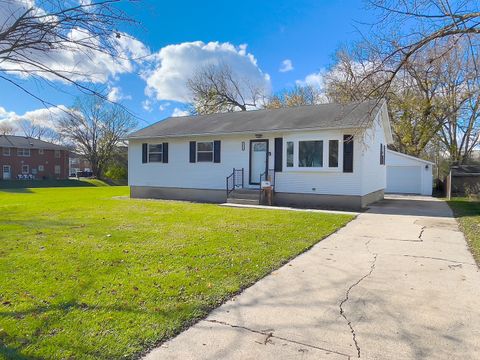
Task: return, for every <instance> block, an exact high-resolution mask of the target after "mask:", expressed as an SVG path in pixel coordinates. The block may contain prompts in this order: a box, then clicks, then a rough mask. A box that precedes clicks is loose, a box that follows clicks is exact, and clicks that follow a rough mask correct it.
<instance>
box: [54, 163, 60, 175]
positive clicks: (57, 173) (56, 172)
mask: <svg viewBox="0 0 480 360" xmlns="http://www.w3.org/2000/svg"><path fill="white" fill-rule="evenodd" d="M55 175H60V165H55Z"/></svg>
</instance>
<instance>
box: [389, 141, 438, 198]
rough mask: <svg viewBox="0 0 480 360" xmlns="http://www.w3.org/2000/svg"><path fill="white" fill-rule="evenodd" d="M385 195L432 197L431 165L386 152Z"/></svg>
mask: <svg viewBox="0 0 480 360" xmlns="http://www.w3.org/2000/svg"><path fill="white" fill-rule="evenodd" d="M386 165H387V189H386V191H385V192H387V193H396V194H420V195H429V196H430V195H432V187H433V177H432V166H433V163H432V162H430V161H427V160H422V159H419V158H416V157H413V156H410V155H405V154H402V153H399V152H396V151H393V150H387V156H386Z"/></svg>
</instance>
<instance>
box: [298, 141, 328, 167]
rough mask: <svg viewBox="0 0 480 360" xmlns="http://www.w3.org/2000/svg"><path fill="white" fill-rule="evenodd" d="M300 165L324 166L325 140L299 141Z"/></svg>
mask: <svg viewBox="0 0 480 360" xmlns="http://www.w3.org/2000/svg"><path fill="white" fill-rule="evenodd" d="M298 166H299V167H322V166H323V141H322V140H315V141H299V142H298Z"/></svg>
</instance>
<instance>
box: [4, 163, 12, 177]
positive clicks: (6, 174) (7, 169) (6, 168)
mask: <svg viewBox="0 0 480 360" xmlns="http://www.w3.org/2000/svg"><path fill="white" fill-rule="evenodd" d="M11 178H12V169H11V167H10V165H3V180H10V179H11Z"/></svg>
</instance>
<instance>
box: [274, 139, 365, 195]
mask: <svg viewBox="0 0 480 360" xmlns="http://www.w3.org/2000/svg"><path fill="white" fill-rule="evenodd" d="M352 133H353V131H348V130H346V131H340V130H329V131H315V132H314V131H310V132H297V133H290V134H285V135H284V137H283V172H282V173H276V174H275V182H276V185H275V191H279V192H289V193H306V194H330V195H360V192H361V171H362V169H361V167H360V166H359V160H360V157H361V153H360V147H359V142H358V141H354V150H353V156H354V160H353V173H344V172H343V135H344V134H346V135H351V134H352ZM299 140H323V165H324V168H323V169H321V170H314V169H305V168H303V169H302V168H298V167H296V168H287V167H286V158H287V156H286V148H287V146H286V143H287V142H288V141H293V142H294V143H295V148H294V158H295V159H297V158H298V146H297V143H298V141H299ZM328 140H339V159H338V168H336V169H329V168H328Z"/></svg>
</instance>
